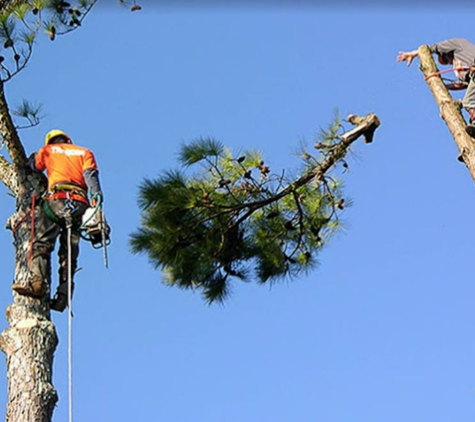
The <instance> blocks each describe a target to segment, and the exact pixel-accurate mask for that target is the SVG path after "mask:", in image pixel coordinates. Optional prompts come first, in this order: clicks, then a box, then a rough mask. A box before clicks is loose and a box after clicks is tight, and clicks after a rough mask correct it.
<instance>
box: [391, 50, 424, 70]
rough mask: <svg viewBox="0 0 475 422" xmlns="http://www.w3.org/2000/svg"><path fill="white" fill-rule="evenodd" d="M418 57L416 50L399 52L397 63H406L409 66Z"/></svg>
mask: <svg viewBox="0 0 475 422" xmlns="http://www.w3.org/2000/svg"><path fill="white" fill-rule="evenodd" d="M418 55H419V51H418V50H413V51H400V52H399V55H398V56H397V59H396V60H397V61H398V62H407V65H408V66H410V65H411V63H412V61H413V60H414V58H415V57H417V56H418Z"/></svg>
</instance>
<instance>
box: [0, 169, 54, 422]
mask: <svg viewBox="0 0 475 422" xmlns="http://www.w3.org/2000/svg"><path fill="white" fill-rule="evenodd" d="M27 173H28V172H27ZM21 183H22V186H23V189H22V191H23V192H28V194H27V195H22V196H19V197H17V211H16V212H15V214H13V215H12V216H11V217H10V219H9V220H8V222H7V228H9V229H10V230H11V231H12V233H13V238H14V241H13V245H14V248H15V275H14V282H19V283H21V284H24V283H26V282H27V280H28V278H29V276H30V274H29V261H30V259H31V253H32V251H31V246H32V244H31V236H32V213H31V210H32V208H31V202H32V196H33V194H34V193H37V192H38V191H39V190H40V189H39V187H40V186H42V184H44V180H43V179H42V176H41V175H35V174H29V175H28V176H27V178H26V179H25V180H22V181H21ZM37 195H38V193H37ZM44 218H48V217H47V216H46V214H45V213H44V211H43V210H42V208H41V207H40V206H38V205H37V207H36V208H35V212H34V221H35V226H36V225H38V224H39V222H40V220H41V219H44ZM33 229H34V226H33ZM47 270H48V279H47V280H45V282H44V290H45V292H44V295H43V296H42V297H41V298H34V297H29V296H24V295H20V294H17V293H15V292H13V291H12V292H13V298H14V302H13V304H11V305H10V306H9V307H8V308H7V312H6V317H7V321H8V323H9V328H7V329H6V330H4V331H3V332H2V334H1V335H0V348H1V350H2V351H3V352H4V353H5V356H6V362H7V377H8V402H7V409H6V421H7V422H32V421H34V422H50V421H51V420H52V414H53V410H54V407H55V405H56V402H57V400H58V397H57V393H56V390H55V389H54V387H53V385H52V366H53V355H54V352H55V349H56V346H57V343H58V339H57V335H56V331H55V328H54V325H53V323H52V322H51V320H50V310H49V297H50V280H51V270H50V265H48V269H47Z"/></svg>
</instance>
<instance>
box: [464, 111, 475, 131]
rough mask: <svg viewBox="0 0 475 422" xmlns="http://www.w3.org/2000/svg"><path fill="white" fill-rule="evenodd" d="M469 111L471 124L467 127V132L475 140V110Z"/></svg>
mask: <svg viewBox="0 0 475 422" xmlns="http://www.w3.org/2000/svg"><path fill="white" fill-rule="evenodd" d="M467 111H468V114H469V115H470V123H469V124H468V125H467V126H465V132H467V133H468V134H469V135H470V136H471V137H472V138H475V108H469V109H468V110H467Z"/></svg>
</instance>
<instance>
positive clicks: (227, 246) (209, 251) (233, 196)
mask: <svg viewBox="0 0 475 422" xmlns="http://www.w3.org/2000/svg"><path fill="white" fill-rule="evenodd" d="M348 120H349V121H350V122H352V123H353V124H356V125H357V127H356V128H354V129H352V130H350V131H348V132H346V133H344V134H342V135H341V136H337V133H338V129H339V128H341V124H340V122H339V120H338V122H337V123H334V124H333V126H332V127H331V128H330V130H329V132H328V133H324V134H323V135H322V136H323V142H321V143H319V144H317V145H316V148H317V149H318V150H319V151H320V153H321V157H320V161H319V160H317V159H314V158H313V157H311V156H310V154H308V153H307V154H306V155H305V156H304V158H305V159H306V160H307V161H306V162H307V165H306V168H309V170H307V171H306V172H304V174H303V175H302V176H301V177H299V178H298V179H297V180H295V181H293V182H292V181H286V180H284V176H283V174H284V173H282V176H277V175H276V174H274V173H272V172H270V169H269V166H268V165H266V164H265V163H264V161H263V160H262V159H261V158H260V155H258V154H256V153H250V154H244V155H241V156H240V157H239V158H237V159H235V158H233V157H232V155H231V154H230V152H229V151H228V150H227V149H225V148H223V147H222V146H221V144H220V143H218V142H216V141H213V140H208V139H201V140H197V141H194V142H193V143H191V144H189V145H187V146H185V147H183V148H182V154H181V156H180V159H181V161H182V163H183V164H185V165H187V166H188V165H191V164H195V163H198V162H200V163H201V164H202V165H203V167H204V170H205V171H204V172H203V173H202V174H201V175H198V176H196V177H191V178H190V177H187V176H185V173H184V172H180V171H175V172H166V173H165V175H164V176H162V177H160V178H158V179H157V180H145V182H144V183H143V184H142V186H141V192H140V201H139V204H140V206H141V208H142V210H143V214H142V226H141V228H140V229H139V230H138V231H137V232H136V233H134V234H133V235H132V237H131V246H132V251H133V252H135V253H138V252H146V253H147V254H148V255H149V258H150V260H151V261H152V262H153V263H154V265H155V266H156V267H160V268H162V269H163V270H164V272H165V274H166V282H167V283H168V284H170V285H176V286H178V287H180V288H184V289H187V288H192V289H196V288H198V289H200V290H202V292H203V295H204V297H205V299H206V300H207V301H208V303H211V302H213V301H223V300H224V299H225V298H226V295H227V294H228V293H229V291H230V287H229V284H230V280H232V279H234V278H238V279H240V280H246V279H247V278H248V276H249V274H251V272H250V271H249V268H248V266H252V267H253V273H254V274H255V275H256V279H257V281H258V282H261V283H265V282H267V281H270V282H272V281H273V280H277V279H279V278H282V277H284V276H287V275H289V276H293V275H296V274H298V273H300V272H302V271H306V270H307V269H309V268H310V267H311V266H312V265H314V264H315V260H314V259H313V255H314V253H317V252H318V251H319V250H320V249H321V247H322V245H323V244H324V242H325V241H326V240H327V239H328V238H329V237H330V235H331V234H332V233H333V232H334V230H335V229H336V228H337V227H338V225H339V220H338V211H339V210H341V209H343V208H344V206H343V204H344V199H343V198H341V196H340V193H339V189H338V188H339V184H338V183H337V182H336V181H334V180H333V179H332V178H331V177H330V176H329V174H328V173H330V172H331V171H332V170H333V168H334V166H335V165H336V164H337V163H339V162H341V161H342V160H343V159H344V157H345V156H346V154H347V152H348V150H349V148H350V146H351V144H352V143H353V142H355V141H356V140H357V139H358V138H359V137H361V136H363V137H364V138H365V141H366V142H371V140H372V137H373V134H374V131H375V130H376V128H377V127H378V126H379V124H380V122H379V119H378V118H377V116H376V115H374V114H369V115H367V116H364V117H358V116H349V117H348ZM307 156H308V157H309V158H307ZM252 171H259V173H260V180H258V179H257V178H255V177H253V176H252ZM250 182H252V183H250Z"/></svg>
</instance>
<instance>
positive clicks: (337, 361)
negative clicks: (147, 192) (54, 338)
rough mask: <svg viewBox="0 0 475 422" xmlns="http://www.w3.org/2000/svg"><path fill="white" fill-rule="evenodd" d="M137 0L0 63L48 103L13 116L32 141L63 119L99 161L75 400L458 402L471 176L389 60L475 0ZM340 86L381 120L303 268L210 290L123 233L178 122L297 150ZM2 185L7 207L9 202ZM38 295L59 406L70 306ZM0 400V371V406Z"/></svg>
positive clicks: (326, 117) (393, 418)
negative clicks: (221, 1) (101, 196)
mask: <svg viewBox="0 0 475 422" xmlns="http://www.w3.org/2000/svg"><path fill="white" fill-rule="evenodd" d="M153 3H154V2H147V1H144V2H142V3H141V4H142V5H143V6H144V9H143V10H142V11H141V12H135V13H129V12H127V10H123V9H120V8H118V7H115V6H113V5H110V6H105V5H102V6H100V7H98V8H97V9H95V10H94V11H93V13H92V14H91V15H90V17H89V18H88V19H87V21H86V22H85V24H84V25H83V28H82V29H81V30H80V31H77V32H75V33H73V34H70V35H68V36H66V37H62V38H58V39H57V40H56V41H54V42H49V41H48V40H47V39H46V37H45V39H43V40H42V41H41V42H39V43H38V45H37V48H36V51H35V55H34V57H33V59H32V61H31V63H30V65H29V66H28V68H27V69H26V70H25V71H24V72H23V73H21V74H20V75H19V76H17V77H16V78H15V79H14V80H13V81H12V82H11V83H9V84H8V85H7V97H8V99H9V100H10V102H11V103H12V105H14V104H16V103H18V102H20V101H21V100H22V99H23V98H27V99H29V100H32V101H37V102H40V103H43V104H44V107H45V113H46V116H45V118H44V119H43V121H42V123H41V125H40V126H38V127H36V128H33V129H29V130H25V131H23V132H22V133H21V136H22V139H23V142H24V144H25V148H26V149H27V152H28V153H30V152H33V151H35V150H37V149H38V148H39V147H40V146H41V145H42V143H43V139H44V134H45V133H46V132H47V131H48V130H50V129H52V128H60V129H62V130H64V131H65V132H67V133H68V134H70V135H71V137H72V138H73V140H74V141H75V142H76V143H78V144H80V145H83V146H87V147H90V148H91V149H93V151H94V153H95V155H96V158H97V161H98V163H99V166H100V169H101V178H102V184H103V188H104V191H105V195H106V197H105V211H106V213H107V216H108V219H109V222H110V224H111V226H112V230H113V231H112V244H111V246H110V249H109V259H110V268H109V269H105V268H104V266H103V263H102V254H101V251H95V250H93V249H92V248H91V247H90V246H89V245H88V244H86V243H83V244H82V249H81V255H80V266H81V267H82V268H83V270H82V271H81V272H80V273H79V274H78V275H77V278H76V283H77V284H76V286H77V289H76V292H75V297H74V313H75V317H74V321H73V322H74V334H73V338H74V340H73V341H74V357H73V359H74V415H75V420H76V421H79V422H80V421H101V422H117V421H131V420H136V421H140V422H155V421H160V420H166V421H177V422H191V421H193V422H238V421H239V422H242V421H246V422H258V421H259V422H262V421H272V422H290V421H299V422H310V421H311V422H314V421H325V422H380V421H385V422H400V421H408V422H412V421H414V422H416V421H417V422H419V421H422V420H423V421H431V422H446V421H449V420H450V421H465V420H471V419H473V416H474V413H475V412H474V404H475V369H474V364H473V362H474V360H475V343H474V338H475V337H474V333H473V321H474V319H475V307H474V306H473V298H474V296H475V283H474V281H473V256H474V255H475V242H474V241H473V239H475V226H474V224H473V221H474V218H473V216H474V213H475V189H474V186H473V181H472V179H471V177H470V175H469V173H468V172H467V170H466V169H465V167H464V166H463V165H462V164H460V163H459V162H458V161H457V160H456V157H457V149H456V146H455V143H454V141H453V139H452V138H451V136H450V133H449V132H448V129H447V128H446V125H445V123H444V122H443V121H442V120H441V119H440V118H439V112H438V110H437V106H436V104H435V101H434V100H433V97H432V95H431V93H430V91H429V89H428V87H427V86H426V84H425V82H424V80H423V76H422V74H421V73H420V72H419V70H418V67H417V66H418V64H417V63H414V64H413V66H412V67H410V68H407V67H406V66H405V65H404V64H401V63H397V62H396V56H397V54H398V52H399V51H401V50H402V51H404V50H412V49H415V48H417V47H418V46H419V45H421V44H424V43H432V42H435V41H439V40H443V39H446V38H450V37H465V38H468V39H470V37H471V36H473V31H471V29H470V28H471V27H472V23H473V13H472V12H471V11H470V10H464V11H463V13H455V12H454V9H451V8H449V7H447V8H443V7H441V6H440V7H427V9H424V7H417V8H416V7H415V8H412V9H411V8H409V7H406V6H405V7H401V8H397V7H392V8H390V9H385V8H384V7H380V8H376V9H372V8H371V7H363V8H362V9H357V8H351V7H350V6H349V5H348V4H345V5H343V6H342V5H341V4H336V6H334V7H332V6H331V5H329V4H326V5H325V6H311V5H310V3H302V4H300V6H299V7H291V6H289V5H288V4H286V3H283V2H281V3H275V4H273V3H272V2H268V3H265V2H262V3H261V4H259V7H251V6H250V5H247V6H241V7H236V6H234V7H233V6H229V7H220V8H219V7H215V6H213V5H212V3H210V4H208V5H206V6H201V7H200V6H195V7H193V8H191V7H189V6H188V7H187V6H183V7H173V6H172V5H171V3H167V5H166V6H163V7H161V6H158V5H157V4H156V3H155V4H154V5H153ZM474 41H475V39H474ZM336 108H338V110H339V112H340V114H341V116H342V117H346V115H348V114H349V113H355V114H366V113H370V112H374V113H376V114H377V115H378V116H379V118H380V119H381V127H380V128H379V129H378V130H377V132H376V136H375V140H374V143H373V144H370V145H364V144H363V143H362V142H359V143H358V144H357V145H356V146H355V149H354V154H353V156H352V159H351V160H350V172H349V173H348V174H347V175H346V176H345V179H344V180H345V186H346V188H345V191H346V195H347V196H348V197H349V198H351V199H352V201H353V206H352V207H351V208H349V209H347V210H346V211H345V213H344V216H343V217H344V222H345V230H344V231H342V232H341V233H340V234H339V235H337V237H335V238H334V240H333V242H331V243H330V244H329V245H328V246H327V247H326V248H325V249H324V250H323V252H322V253H321V255H320V266H319V268H317V269H316V270H315V271H312V272H311V273H309V274H308V275H306V276H304V277H301V278H300V279H298V280H294V281H284V282H282V283H278V284H275V285H273V286H272V288H270V287H267V286H258V285H255V284H252V283H249V284H239V283H236V284H235V285H234V286H233V295H232V296H231V298H230V300H229V301H228V302H226V304H225V305H224V306H221V305H214V306H211V307H208V306H207V305H206V304H205V303H204V302H203V301H202V299H201V297H200V295H199V293H197V292H191V291H182V290H178V289H174V288H169V287H166V286H164V285H162V284H161V276H160V273H159V272H157V271H155V270H154V268H153V267H152V266H151V265H150V264H149V263H148V261H147V259H146V257H144V256H135V255H131V254H130V252H129V246H128V238H129V235H130V233H131V232H132V231H134V230H135V228H136V227H137V226H138V224H139V210H138V207H137V193H138V185H139V184H140V182H141V180H142V179H143V178H144V177H154V176H156V175H158V174H159V173H160V172H162V171H164V170H167V169H171V168H174V167H175V166H176V154H177V152H178V149H179V146H180V145H181V144H182V143H183V142H185V141H189V140H192V139H194V138H196V137H199V136H213V137H215V138H217V139H219V140H221V141H222V142H224V143H225V144H226V145H228V146H229V147H230V148H232V149H233V150H234V151H240V150H241V149H258V150H261V151H262V153H263V154H264V156H265V157H266V160H267V161H268V162H269V163H270V165H271V166H272V168H274V169H282V168H286V169H297V168H298V166H299V161H298V158H297V157H296V151H297V147H298V145H299V142H300V141H301V140H306V141H307V142H309V143H311V142H312V141H313V140H314V139H315V138H316V136H317V135H318V133H319V131H320V129H321V128H324V127H326V126H327V124H328V123H329V122H330V121H331V119H332V117H333V114H334V111H335V109H336ZM348 127H350V126H349V125H348ZM0 193H1V194H2V204H3V206H2V207H1V208H0V220H2V221H5V220H6V219H7V217H8V216H9V215H10V214H11V213H12V212H13V210H14V203H13V200H12V199H11V198H10V197H8V196H7V195H6V194H5V189H4V188H3V187H1V188H0ZM11 243H12V241H11V233H10V232H8V231H4V232H3V233H0V244H1V250H2V255H1V256H0V265H1V267H2V276H3V277H2V278H3V281H4V282H3V283H2V285H3V287H2V289H3V294H0V309H5V308H6V307H7V306H8V304H9V303H11V300H12V297H11V290H10V283H11V281H12V277H13V248H12V245H11ZM54 274H55V273H54ZM55 285H56V280H55V281H54V284H53V286H55ZM52 317H53V321H54V323H55V324H56V328H57V331H58V335H59V338H60V344H59V346H58V349H57V351H56V358H55V366H54V383H55V386H56V388H57V389H58V392H59V395H60V401H59V402H58V406H57V408H56V411H55V415H54V420H55V421H64V420H66V419H67V414H68V410H67V404H68V400H67V315H66V313H64V314H58V313H54V314H53V315H52ZM6 326H7V323H6V320H5V319H4V318H3V319H2V320H0V329H3V328H6ZM0 368H1V369H0V379H4V378H5V365H1V366H0ZM5 401H6V382H5V381H3V382H1V383H0V409H4V408H5Z"/></svg>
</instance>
